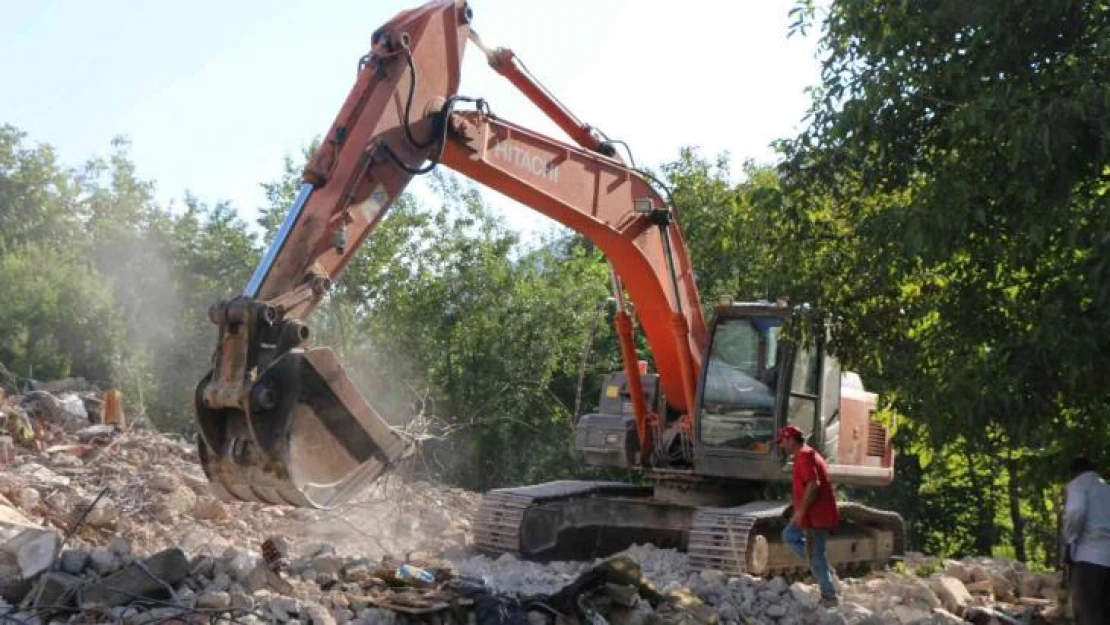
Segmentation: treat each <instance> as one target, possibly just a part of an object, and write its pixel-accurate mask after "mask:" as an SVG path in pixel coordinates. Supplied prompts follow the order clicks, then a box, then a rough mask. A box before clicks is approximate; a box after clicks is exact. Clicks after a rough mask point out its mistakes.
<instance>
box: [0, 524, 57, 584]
mask: <svg viewBox="0 0 1110 625" xmlns="http://www.w3.org/2000/svg"><path fill="white" fill-rule="evenodd" d="M61 540H62V539H61V536H59V535H58V532H56V531H54V530H52V529H42V528H34V527H29V528H26V529H24V530H23V531H22V532H20V533H19V534H16V535H15V536H14V537H13V538H11V539H9V540H8V541H7V542H5V543H4V544H3V545H0V558H14V560H15V563H16V565H17V567H18V573H19V576H20V577H22V578H23V579H33V578H35V577H37V576H38V575H39V574H41V573H45V572H46V571H47V570H49V569H50V567H51V566H52V565H53V564H54V559H55V558H56V557H57V555H58V546H59V544H60V543H61Z"/></svg>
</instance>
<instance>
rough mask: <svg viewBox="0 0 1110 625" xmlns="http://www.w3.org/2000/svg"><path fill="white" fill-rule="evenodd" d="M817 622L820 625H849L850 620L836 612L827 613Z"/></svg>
mask: <svg viewBox="0 0 1110 625" xmlns="http://www.w3.org/2000/svg"><path fill="white" fill-rule="evenodd" d="M817 622H818V623H819V625H849V622H848V618H847V617H846V616H844V615H843V614H841V613H840V612H836V611H829V612H825V613H824V614H822V615H821V616H820V617H819V620H818V621H817Z"/></svg>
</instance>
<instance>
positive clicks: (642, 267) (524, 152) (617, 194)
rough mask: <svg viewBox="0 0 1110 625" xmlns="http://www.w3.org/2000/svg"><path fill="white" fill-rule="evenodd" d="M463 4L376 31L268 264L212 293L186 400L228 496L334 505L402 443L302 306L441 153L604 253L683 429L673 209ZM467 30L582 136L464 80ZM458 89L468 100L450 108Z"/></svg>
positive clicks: (312, 303) (629, 341)
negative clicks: (492, 45)
mask: <svg viewBox="0 0 1110 625" xmlns="http://www.w3.org/2000/svg"><path fill="white" fill-rule="evenodd" d="M471 20H472V12H471V10H470V8H469V7H468V5H467V3H466V2H464V1H463V0H436V1H433V2H429V3H428V4H425V5H424V6H422V7H419V8H417V9H413V10H409V11H404V12H402V13H400V14H398V15H397V16H395V17H394V18H393V19H392V20H390V21H389V22H388V23H386V24H385V25H384V26H382V27H381V28H379V29H378V30H377V31H375V32H374V34H373V36H372V38H371V49H370V52H369V53H368V54H367V55H366V56H364V57H363V58H362V59H360V61H359V71H358V74H357V77H356V80H355V84H354V85H353V87H352V88H351V90H350V92H349V93H348V95H347V98H346V100H345V101H344V103H343V105H342V107H341V108H340V110H339V113H338V115H337V116H336V118H335V121H334V122H333V124H332V126H331V128H330V129H329V130H328V133H327V135H326V137H325V139H324V141H323V142H322V144H321V145H320V147H319V149H318V150H317V152H316V153H315V154H314V156H313V158H312V160H311V162H310V163H309V164H308V165H307V167H306V168H305V170H304V174H303V184H302V186H301V188H300V191H299V193H298V195H297V198H296V201H295V202H294V204H293V206H292V207H291V208H290V210H289V212H288V214H287V216H286V218H285V220H284V222H283V223H282V225H281V227H280V229H279V231H278V233H277V236H276V237H275V239H274V241H273V242H272V243H271V245H270V247H269V249H268V250H267V252H266V254H265V256H264V258H263V260H262V262H261V263H260V264H259V266H258V267H257V269H256V271H255V272H254V274H253V276H252V277H251V279H250V282H249V283H248V284H247V286H246V288H245V289H244V291H243V293H242V294H241V295H240V296H239V297H236V298H233V299H231V300H229V301H224V302H220V303H218V304H216V305H215V306H213V307H212V310H211V314H210V316H211V318H212V321H213V322H214V323H215V324H216V325H217V326H219V340H218V344H217V348H216V351H215V354H214V357H213V366H212V370H211V372H210V373H209V374H208V375H207V376H205V378H204V379H203V380H202V381H201V383H200V384H199V385H198V387H197V393H196V395H197V397H196V410H197V420H198V425H199V430H200V438H201V440H202V442H203V445H201V456H202V463H203V465H204V468H205V471H206V473H207V475H208V476H209V478H210V480H211V481H212V482H214V483H215V484H216V485H217V486H218V487H220V488H222V490H223V491H224V494H225V496H228V497H232V498H236V499H244V500H251V501H263V502H268V503H283V504H291V505H298V506H315V507H332V506H334V505H337V504H339V503H341V502H342V501H344V500H345V499H346V498H348V497H349V496H351V494H353V492H354V491H355V490H357V489H358V488H359V487H361V486H362V485H363V484H365V483H366V482H367V481H369V480H372V479H373V478H375V477H376V476H377V475H379V474H380V473H381V472H383V471H385V470H386V469H387V468H388V467H389V466H391V465H392V464H394V463H396V462H398V461H400V460H401V459H403V458H404V457H406V456H407V455H409V454H410V453H411V451H412V445H411V444H410V442H409V441H407V440H406V439H405V438H404V437H403V436H402V435H401V434H400V433H398V432H397V431H395V430H394V429H393V428H391V427H389V426H388V424H387V423H386V421H385V420H384V419H383V418H382V417H381V416H380V415H378V414H377V413H376V412H375V411H374V409H373V408H372V407H371V405H370V402H367V401H366V399H365V398H364V397H362V396H361V394H360V393H359V392H358V390H357V389H356V388H355V386H354V384H353V383H352V382H351V381H350V379H349V378H348V377H347V375H346V373H345V372H344V370H343V368H342V366H341V365H340V364H339V363H338V361H337V359H336V358H335V355H334V353H333V352H332V351H331V350H329V349H327V348H320V347H307V345H309V344H310V332H309V329H308V325H307V324H306V319H307V317H308V316H309V314H310V313H311V312H312V310H313V309H314V308H315V307H316V305H317V304H318V303H319V302H320V301H321V299H322V298H323V297H324V295H325V294H326V293H327V292H328V290H329V289H330V288H331V285H332V284H333V282H334V281H335V280H337V279H338V278H339V276H340V275H341V273H342V272H343V269H344V268H345V267H346V266H347V265H348V263H349V262H350V261H351V259H352V257H353V256H354V254H356V253H357V251H358V249H359V247H360V246H361V245H362V244H363V243H364V241H365V240H366V239H367V237H368V236H369V235H370V233H371V232H372V231H373V230H374V228H376V227H377V225H378V224H379V223H380V222H381V220H382V219H383V218H384V217H385V215H386V213H387V211H388V210H389V208H390V207H391V206H392V204H393V203H394V202H395V201H396V199H397V198H398V197H399V196H400V195H401V193H402V192H403V191H404V189H405V187H406V186H407V185H408V184H409V183H410V181H411V180H412V179H413V177H414V176H416V175H420V174H423V173H427V172H428V171H430V170H431V169H432V168H434V167H435V166H437V165H440V164H442V165H444V166H446V167H449V168H451V169H454V170H456V171H458V172H460V173H462V174H464V175H466V176H469V177H470V178H472V179H474V180H476V181H478V182H480V183H483V184H485V185H486V186H488V187H491V188H493V189H496V190H498V191H500V192H502V193H504V194H506V195H508V196H509V197H511V198H514V199H516V200H518V201H520V202H521V203H523V204H524V205H526V206H529V207H531V208H533V209H535V210H537V211H538V212H540V213H542V214H544V215H546V216H548V217H550V218H552V219H554V220H556V221H558V222H559V223H561V224H563V225H565V226H567V227H569V228H571V229H572V230H574V231H576V232H579V233H581V234H582V235H584V236H585V237H587V238H588V239H590V240H591V241H592V242H593V243H594V244H596V245H597V246H598V247H599V248H600V249H601V250H602V251H603V252H604V253H605V255H606V257H607V258H608V259H609V261H610V263H611V269H612V271H613V278H614V280H613V282H614V290H615V295H616V296H617V298H618V299H619V300H620V301H621V302H622V304H623V301H624V300H623V298H624V292H625V290H627V293H628V296H629V297H630V298H631V300H632V301H633V302H634V303H635V305H636V309H635V315H636V317H637V319H638V321H639V322H640V324H641V326H642V328H643V331H644V333H645V336H646V338H647V340H648V342H649V344H650V346H651V348H652V353H653V355H654V359H655V363H656V366H657V368H658V370H659V374H660V379H661V385H662V387H663V390H664V394H665V397H666V398H667V403H668V408H667V412H669V413H672V414H674V415H678V416H679V417H680V420H681V422H682V423H683V428H684V429H685V430H686V431H687V432H689V431H692V429H693V423H692V421H691V420H692V418H693V405H694V394H695V387H696V380H697V378H698V375H699V373H700V370H701V358H702V354H703V348H704V345H705V342H706V328H705V322H704V319H703V317H702V313H701V309H700V307H699V299H698V292H697V287H696V285H695V283H694V275H693V268H692V267H691V265H690V259H689V255H688V253H687V250H686V247H685V242H684V240H683V237H682V232H681V229H680V228H679V225H678V222H677V221H676V219H675V218H674V217H675V216H674V211H673V207H671V206H668V205H667V203H666V201H665V200H664V198H663V197H661V196H660V194H659V193H657V192H656V191H655V189H653V188H652V186H651V184H649V182H648V179H647V178H646V177H645V176H644V175H643V174H641V173H639V172H637V171H635V170H633V169H630V168H629V167H627V166H625V165H624V164H623V163H622V162H621V161H619V160H618V159H616V158H615V157H614V156H613V154H614V151H613V150H612V146H611V145H609V144H606V143H604V142H603V141H601V139H600V138H599V137H598V135H597V133H596V132H594V131H593V130H592V129H590V128H589V127H588V126H586V125H585V124H583V123H582V122H581V121H579V120H578V119H577V118H576V117H575V116H574V115H573V114H572V113H570V112H569V111H568V110H567V109H566V108H565V107H564V106H562V104H560V103H559V102H558V101H557V100H555V98H554V97H553V96H551V94H550V93H549V92H547V90H546V89H544V88H543V87H542V86H541V85H539V83H538V81H536V80H535V79H534V78H532V77H531V76H530V75H529V74H528V73H527V72H526V71H524V70H523V65H522V64H521V63H519V61H518V60H517V59H516V58H515V55H513V53H512V52H511V51H509V50H506V49H503V48H498V49H496V50H490V49H488V48H486V47H485V46H484V44H482V43H481V40H480V39H479V38H478V37H477V35H476V33H474V32H473V31H472V30H471V27H470V24H471ZM468 41H473V42H474V43H475V44H476V45H478V47H479V48H481V50H482V51H483V52H484V53H485V54H486V57H487V60H488V61H489V62H490V65H491V66H492V67H493V68H494V69H496V70H497V71H498V72H500V73H501V74H503V75H504V76H506V77H507V78H508V79H509V80H510V81H511V82H512V83H513V84H514V85H516V86H517V87H518V88H519V89H520V90H521V91H522V92H523V93H524V94H525V95H526V96H527V97H528V98H530V99H531V100H532V101H533V102H534V103H535V104H536V105H537V106H539V107H540V109H541V110H543V111H544V112H545V113H547V114H548V115H549V116H551V118H552V119H553V120H554V121H555V122H556V123H557V124H558V125H559V126H560V127H561V128H563V129H564V130H565V131H566V132H567V133H568V135H570V137H571V138H572V139H573V140H575V141H577V142H578V143H579V144H580V145H581V146H582V147H576V146H573V145H570V144H566V143H563V142H560V141H558V140H555V139H553V138H550V137H545V136H543V135H541V134H538V133H536V132H534V131H530V130H528V129H525V128H522V127H519V126H516V125H514V124H512V123H509V122H506V121H504V120H500V119H497V118H495V117H494V116H493V115H492V114H491V113H490V112H489V110H488V107H487V106H485V103H484V102H483V101H481V100H476V99H473V98H467V97H463V96H460V95H459V94H458V93H457V90H458V86H459V79H460V67H461V64H462V59H463V53H464V48H465V46H466V44H467V42H468ZM460 104H466V105H474V110H472V111H465V112H456V111H455V108H456V107H458V106H459V105H460ZM616 323H617V331H618V333H619V334H620V338H621V344H622V355H623V357H624V358H623V359H624V368H625V373H626V374H627V377H628V379H629V381H630V385H631V386H632V389H633V392H632V393H631V395H632V403H633V404H634V405H635V408H636V410H635V411H636V429H637V432H638V439H639V445H640V449H641V450H643V451H644V453H645V456H644V457H645V461H647V459H648V457H647V452H649V451H650V450H651V449H652V447H653V437H654V433H656V432H657V427H658V424H659V422H660V420H661V419H663V420H665V419H666V415H663V416H661V415H658V414H656V412H657V407H656V406H648V405H647V404H646V403H645V402H644V400H643V397H642V396H643V393H642V389H641V388H640V386H639V384H640V376H639V375H637V362H636V357H635V350H634V348H633V345H634V343H633V336H632V333H633V330H632V328H633V324H632V315H631V314H630V313H629V311H628V310H627V308H626V307H625V306H623V305H622V306H621V309H620V310H619V311H618V315H617V318H616Z"/></svg>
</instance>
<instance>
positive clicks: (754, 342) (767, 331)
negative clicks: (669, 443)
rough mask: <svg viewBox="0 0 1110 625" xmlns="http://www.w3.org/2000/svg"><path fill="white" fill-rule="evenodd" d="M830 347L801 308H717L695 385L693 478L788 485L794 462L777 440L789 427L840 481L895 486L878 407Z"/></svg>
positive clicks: (821, 327) (821, 328) (822, 327)
mask: <svg viewBox="0 0 1110 625" xmlns="http://www.w3.org/2000/svg"><path fill="white" fill-rule="evenodd" d="M827 339H828V327H827V325H826V324H825V323H823V322H822V320H820V319H818V318H817V317H816V316H815V313H814V312H812V311H811V310H810V309H808V307H805V306H797V307H791V306H789V305H787V304H785V303H783V302H764V301H761V302H753V303H733V302H731V301H728V300H726V301H725V302H721V303H720V304H719V305H718V306H717V307H716V310H715V314H714V322H713V323H712V325H711V328H710V341H709V345H708V348H707V353H706V358H705V366H704V368H703V370H702V376H701V379H700V380H699V392H698V399H699V414H698V418H697V419H696V420H695V423H696V437H697V445H695V447H694V449H695V451H694V466H695V467H696V472H697V473H699V474H703V475H712V476H719V477H729V478H740V479H752V480H781V479H785V478H788V477H789V475H790V473H789V458H786V457H784V456H783V454H782V452H781V451H780V450H779V449H778V448H777V446H776V445H775V442H774V438H775V433H776V432H778V430H779V428H781V427H782V426H784V425H786V424H791V425H794V426H797V427H798V428H799V429H801V430H802V432H804V433H805V434H806V442H807V443H808V444H809V445H810V446H812V447H814V448H816V449H817V450H819V451H820V452H821V453H822V455H824V456H825V458H826V460H827V461H828V462H829V466H830V473H831V474H832V475H833V476H834V478H839V480H838V481H840V482H842V483H846V484H856V485H885V484H887V483H889V482H890V480H891V479H893V459H892V457H891V454H890V449H891V445H890V436H889V431H888V428H887V427H886V426H884V425H883V424H882V423H880V422H879V421H878V420H877V419H876V417H875V414H876V410H877V405H876V404H877V401H876V400H877V397H876V395H875V394H873V393H868V392H867V391H865V390H864V389H863V388H862V385H861V384H860V383H859V376H858V375H856V374H854V373H851V372H844V371H842V370H841V367H840V363H839V361H838V360H837V359H836V357H835V356H834V355H833V354H831V353H829V351H828V349H827V348H826V342H827ZM842 434H843V435H844V436H842Z"/></svg>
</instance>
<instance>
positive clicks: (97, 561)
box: [89, 547, 123, 576]
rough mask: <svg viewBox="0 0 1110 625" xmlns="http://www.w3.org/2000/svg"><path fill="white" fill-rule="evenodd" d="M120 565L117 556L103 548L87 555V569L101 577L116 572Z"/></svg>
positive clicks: (98, 548)
mask: <svg viewBox="0 0 1110 625" xmlns="http://www.w3.org/2000/svg"><path fill="white" fill-rule="evenodd" d="M122 565H123V563H122V562H121V561H120V558H119V556H117V555H116V554H115V553H114V552H112V551H111V550H109V549H106V548H104V547H97V548H96V549H93V550H92V551H91V552H90V553H89V568H91V569H92V570H94V571H96V572H97V574H99V575H101V576H103V575H107V574H109V573H114V572H116V571H118V570H119V568H120V567H121V566H122Z"/></svg>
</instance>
